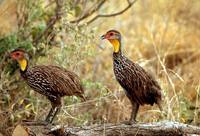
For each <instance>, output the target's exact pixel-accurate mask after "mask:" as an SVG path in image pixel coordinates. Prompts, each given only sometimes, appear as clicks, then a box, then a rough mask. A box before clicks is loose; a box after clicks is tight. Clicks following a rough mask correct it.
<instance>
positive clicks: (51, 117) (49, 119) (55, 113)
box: [45, 106, 61, 123]
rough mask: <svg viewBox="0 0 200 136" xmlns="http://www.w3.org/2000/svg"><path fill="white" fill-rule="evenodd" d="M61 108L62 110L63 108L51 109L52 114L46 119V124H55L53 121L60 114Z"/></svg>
mask: <svg viewBox="0 0 200 136" xmlns="http://www.w3.org/2000/svg"><path fill="white" fill-rule="evenodd" d="M60 108H61V106H57V107H54V108H52V109H51V111H52V112H51V111H50V112H51V113H50V114H48V116H47V117H46V120H45V121H46V122H48V123H52V122H53V120H54V118H55V116H56V115H57V114H58V112H59V111H60Z"/></svg>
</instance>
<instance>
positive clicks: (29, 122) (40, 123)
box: [22, 120, 51, 126]
mask: <svg viewBox="0 0 200 136" xmlns="http://www.w3.org/2000/svg"><path fill="white" fill-rule="evenodd" d="M22 124H24V125H27V126H47V125H51V124H50V123H49V122H47V121H42V120H40V121H34V120H22Z"/></svg>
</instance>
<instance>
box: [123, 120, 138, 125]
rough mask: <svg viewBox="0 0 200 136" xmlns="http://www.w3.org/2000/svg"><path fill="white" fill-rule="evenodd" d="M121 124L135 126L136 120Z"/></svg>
mask: <svg viewBox="0 0 200 136" xmlns="http://www.w3.org/2000/svg"><path fill="white" fill-rule="evenodd" d="M122 123H123V124H125V125H134V124H137V121H136V120H126V121H123V122H122Z"/></svg>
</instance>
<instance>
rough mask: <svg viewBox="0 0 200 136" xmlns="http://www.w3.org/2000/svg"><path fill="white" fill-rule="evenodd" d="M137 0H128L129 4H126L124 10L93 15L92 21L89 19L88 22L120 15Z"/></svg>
mask: <svg viewBox="0 0 200 136" xmlns="http://www.w3.org/2000/svg"><path fill="white" fill-rule="evenodd" d="M136 1H137V0H134V1H132V2H130V1H129V0H127V3H128V6H126V7H125V8H124V9H123V10H121V11H119V12H116V13H112V14H98V15H96V16H95V17H93V18H92V19H91V20H90V21H88V22H87V23H86V24H90V23H92V22H93V21H95V20H96V19H98V18H101V17H113V16H118V15H121V14H123V13H124V12H125V11H127V10H128V9H129V8H131V6H132V5H133V4H134V3H136Z"/></svg>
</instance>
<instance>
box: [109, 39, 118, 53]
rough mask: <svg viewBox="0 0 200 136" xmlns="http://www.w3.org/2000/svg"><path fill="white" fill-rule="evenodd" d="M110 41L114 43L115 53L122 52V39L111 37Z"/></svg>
mask: <svg viewBox="0 0 200 136" xmlns="http://www.w3.org/2000/svg"><path fill="white" fill-rule="evenodd" d="M109 42H110V43H111V44H112V45H113V53H121V40H118V39H110V40H109Z"/></svg>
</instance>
